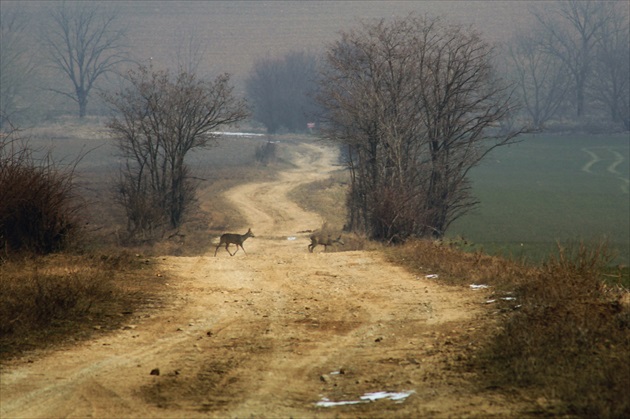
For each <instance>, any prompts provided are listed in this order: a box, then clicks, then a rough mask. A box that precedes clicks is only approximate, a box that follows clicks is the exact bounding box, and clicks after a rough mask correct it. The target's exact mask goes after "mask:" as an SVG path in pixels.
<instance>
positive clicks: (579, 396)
mask: <svg viewBox="0 0 630 419" xmlns="http://www.w3.org/2000/svg"><path fill="white" fill-rule="evenodd" d="M387 253H388V254H389V255H390V258H391V259H392V260H394V261H395V262H396V263H400V264H402V265H405V266H408V267H409V268H411V269H414V270H418V271H421V272H422V271H426V269H427V268H428V269H430V270H432V271H434V272H437V273H439V275H440V278H442V279H443V280H445V281H446V282H448V283H457V284H473V283H474V284H484V285H489V286H491V287H492V289H494V295H493V298H496V302H494V304H496V305H497V307H498V308H499V312H500V313H503V314H502V316H503V318H502V319H501V322H500V324H499V331H498V332H497V333H496V335H495V336H492V337H491V338H489V339H488V341H487V343H486V345H485V348H484V349H483V350H482V351H480V354H479V355H480V356H479V358H478V361H477V362H476V369H477V370H478V372H479V374H480V377H481V380H482V381H481V382H480V385H484V386H489V387H494V388H497V387H498V388H504V389H506V390H514V389H519V391H522V392H524V393H527V394H529V395H530V396H529V397H535V398H536V400H537V402H538V404H539V405H540V406H541V409H542V410H541V412H546V413H554V414H573V415H578V416H580V417H627V416H628V415H629V414H630V393H628V391H627V389H628V388H630V364H629V363H628V362H627V361H628V356H629V354H630V304H629V301H628V295H629V292H628V290H627V289H626V288H623V287H621V286H619V285H617V284H615V285H611V284H610V283H609V282H608V281H605V278H604V276H603V274H604V272H605V271H606V265H607V263H608V262H609V261H610V255H609V253H608V251H607V248H606V246H605V244H597V245H585V244H584V243H581V244H579V245H572V246H569V247H568V248H564V247H559V251H558V254H557V255H551V256H550V257H549V259H548V261H547V262H546V263H545V264H544V265H543V266H541V267H531V266H525V265H523V264H520V263H518V262H514V261H509V260H506V259H503V258H497V257H491V256H488V255H484V254H482V253H479V252H477V253H465V252H463V251H462V250H460V249H458V248H457V245H455V246H448V245H447V246H444V245H441V244H437V243H436V242H432V241H426V240H425V241H415V242H410V243H407V244H406V245H405V246H402V247H400V248H392V249H391V250H390V251H388V252H387ZM619 275H620V276H621V275H622V273H620V274H619Z"/></svg>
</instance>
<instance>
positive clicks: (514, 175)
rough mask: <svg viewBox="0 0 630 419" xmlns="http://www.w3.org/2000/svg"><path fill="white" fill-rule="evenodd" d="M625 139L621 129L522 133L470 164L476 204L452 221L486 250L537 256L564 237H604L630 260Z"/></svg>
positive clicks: (628, 142)
mask: <svg viewBox="0 0 630 419" xmlns="http://www.w3.org/2000/svg"><path fill="white" fill-rule="evenodd" d="M629 148H630V139H629V137H628V135H627V134H619V135H601V136H600V135H566V136H558V135H554V136H552V135H544V134H541V135H527V136H523V137H522V142H520V143H518V144H515V145H511V146H507V147H502V148H499V149H496V150H495V151H494V152H493V153H492V154H491V155H490V156H488V158H487V159H486V160H485V161H483V162H482V164H481V165H480V166H479V167H476V168H475V169H473V171H472V172H471V179H472V181H473V193H474V194H475V196H476V197H477V198H478V199H479V200H480V201H481V203H480V205H479V206H478V207H477V208H476V209H475V210H474V212H472V213H470V214H468V215H466V216H464V217H462V218H461V219H459V220H457V221H456V222H454V223H453V225H452V226H451V228H450V230H449V236H458V235H459V236H463V237H464V238H466V239H467V240H468V241H470V242H472V243H474V244H475V245H476V246H475V247H477V248H478V247H482V248H483V249H484V250H485V251H487V252H489V253H499V254H503V255H506V256H512V257H516V258H526V259H528V260H534V261H537V260H540V259H541V258H543V257H545V256H546V255H548V254H549V252H550V251H553V250H554V249H555V248H556V247H557V246H556V243H557V242H560V243H561V244H566V243H571V242H576V241H580V240H584V241H586V242H593V241H599V240H601V239H606V240H608V244H609V248H610V249H612V250H614V251H615V253H617V254H618V256H617V258H616V259H615V261H614V262H615V263H620V264H624V265H628V264H629V262H630V195H629V194H628V188H629V184H628V178H629V172H630V168H629V165H628V161H629Z"/></svg>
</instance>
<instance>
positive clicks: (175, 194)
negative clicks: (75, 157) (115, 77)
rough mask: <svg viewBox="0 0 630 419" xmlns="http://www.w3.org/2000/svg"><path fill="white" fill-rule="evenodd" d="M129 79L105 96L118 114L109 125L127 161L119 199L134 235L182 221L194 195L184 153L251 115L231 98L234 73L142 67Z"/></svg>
mask: <svg viewBox="0 0 630 419" xmlns="http://www.w3.org/2000/svg"><path fill="white" fill-rule="evenodd" d="M128 81H129V86H128V87H127V88H125V89H124V90H122V91H120V92H118V93H117V94H115V95H109V96H106V100H107V102H108V103H110V104H111V105H112V107H113V109H114V110H115V111H116V115H115V116H114V117H113V118H112V119H111V120H110V121H109V123H108V127H109V129H110V131H111V134H112V136H113V138H114V139H115V140H116V141H117V145H118V149H119V151H120V153H121V156H122V157H123V159H124V166H123V167H122V168H121V173H120V180H119V182H118V185H117V186H118V188H117V199H118V201H119V202H120V203H121V204H122V206H123V208H124V209H125V211H126V213H127V219H128V230H129V232H130V233H131V234H136V233H141V234H149V235H151V234H152V233H155V232H156V231H160V230H163V228H164V226H170V227H173V228H176V227H178V226H179V225H181V223H182V220H183V216H184V214H185V212H186V210H187V209H188V208H189V206H190V203H191V202H192V201H193V199H194V193H195V185H194V184H193V183H192V179H191V176H190V174H189V170H188V167H187V165H186V162H185V157H186V155H187V154H188V153H189V152H190V151H191V150H194V149H196V148H203V147H209V146H211V145H213V144H214V139H215V137H214V136H213V135H212V134H211V132H212V131H213V130H215V129H217V128H218V127H220V126H223V125H230V124H233V123H236V122H238V121H241V120H243V119H245V118H246V117H247V116H248V111H247V108H246V104H245V101H243V100H240V99H238V98H236V97H235V96H234V95H233V87H232V86H231V85H230V78H229V76H228V75H222V76H219V77H217V78H216V79H215V80H214V81H212V82H209V81H205V80H199V79H197V78H196V77H195V75H194V74H189V73H186V72H180V73H178V74H176V75H174V76H173V75H171V74H170V73H169V72H165V71H153V70H151V69H149V68H146V67H140V68H139V69H137V70H132V71H130V72H129V73H128Z"/></svg>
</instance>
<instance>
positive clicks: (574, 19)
mask: <svg viewBox="0 0 630 419" xmlns="http://www.w3.org/2000/svg"><path fill="white" fill-rule="evenodd" d="M612 3H613V2H607V1H581V0H566V1H564V0H563V1H558V2H554V3H550V4H545V6H543V7H542V8H539V9H536V10H534V11H533V14H534V16H535V17H536V20H537V21H538V23H539V25H540V28H539V29H537V30H540V31H541V32H544V33H545V34H546V35H547V36H545V37H543V38H542V39H543V40H544V41H545V43H544V44H543V46H544V48H545V50H546V51H547V53H549V54H551V55H553V56H555V57H557V58H559V59H560V60H562V61H563V62H564V64H565V66H566V68H567V70H568V72H569V74H571V77H572V80H573V88H574V89H575V90H574V92H575V106H576V114H577V116H578V117H582V116H583V115H584V105H585V101H586V89H587V87H588V83H589V80H590V77H591V76H592V71H593V62H594V58H595V54H594V51H595V45H596V43H597V37H598V33H599V32H600V31H601V30H602V28H603V27H604V26H606V25H607V23H608V21H609V20H610V19H611V17H612V15H613V10H614V9H613V7H612V6H611V5H612Z"/></svg>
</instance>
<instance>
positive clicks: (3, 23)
mask: <svg viewBox="0 0 630 419" xmlns="http://www.w3.org/2000/svg"><path fill="white" fill-rule="evenodd" d="M5 7H6V10H5ZM27 32H28V17H27V15H26V14H25V13H23V12H22V10H20V9H19V8H15V7H13V8H11V7H9V6H3V10H2V13H0V129H2V128H4V127H5V126H6V123H7V121H11V120H15V119H16V118H17V117H18V116H19V115H18V114H19V113H20V112H21V111H22V110H24V109H25V108H26V107H25V106H24V103H20V101H21V100H23V97H24V94H25V92H27V91H28V89H30V88H31V86H32V84H33V80H34V78H35V68H36V65H35V61H34V58H33V55H32V53H31V52H32V51H29V49H28V48H27V44H26V42H27V41H26V39H27V36H28V33H27Z"/></svg>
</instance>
